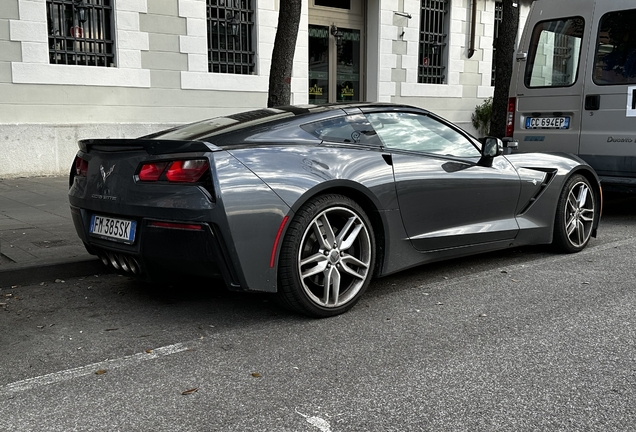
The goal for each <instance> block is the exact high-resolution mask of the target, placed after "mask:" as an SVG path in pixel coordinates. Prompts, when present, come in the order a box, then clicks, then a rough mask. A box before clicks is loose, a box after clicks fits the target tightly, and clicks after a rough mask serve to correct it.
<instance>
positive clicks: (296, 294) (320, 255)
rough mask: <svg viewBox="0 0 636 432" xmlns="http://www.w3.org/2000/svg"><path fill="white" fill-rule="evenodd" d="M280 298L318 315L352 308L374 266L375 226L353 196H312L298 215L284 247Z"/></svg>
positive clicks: (280, 274)
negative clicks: (351, 197)
mask: <svg viewBox="0 0 636 432" xmlns="http://www.w3.org/2000/svg"><path fill="white" fill-rule="evenodd" d="M279 262H280V266H279V278H278V281H279V284H278V285H279V286H278V296H279V298H280V300H281V302H282V303H283V304H284V305H285V306H287V307H288V308H290V309H292V310H294V311H296V312H300V313H303V314H305V315H309V316H312V317H316V318H324V317H329V316H334V315H338V314H341V313H343V312H346V311H348V310H349V309H351V308H352V307H353V306H354V305H355V304H356V303H357V301H358V300H359V299H360V297H361V296H362V294H363V293H364V291H366V289H367V286H368V285H369V282H370V281H371V277H372V275H373V269H374V266H375V239H374V234H373V227H372V226H371V222H370V221H369V218H368V217H367V215H366V213H365V212H364V210H363V209H362V208H361V207H360V206H359V205H358V204H357V203H356V202H355V201H353V200H352V199H350V198H348V197H346V196H343V195H336V194H329V195H321V196H318V197H315V198H313V199H311V200H310V201H309V202H307V203H306V204H305V205H304V206H303V207H301V208H300V210H299V211H298V212H297V213H296V216H295V217H294V219H293V220H292V222H291V223H290V225H289V228H288V230H287V234H286V235H285V239H284V241H283V244H282V246H281V254H280V260H279Z"/></svg>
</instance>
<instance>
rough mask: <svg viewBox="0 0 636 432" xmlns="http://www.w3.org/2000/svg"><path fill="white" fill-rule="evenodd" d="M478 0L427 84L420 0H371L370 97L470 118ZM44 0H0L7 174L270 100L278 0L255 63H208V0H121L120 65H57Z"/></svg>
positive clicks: (481, 37) (0, 153)
mask: <svg viewBox="0 0 636 432" xmlns="http://www.w3.org/2000/svg"><path fill="white" fill-rule="evenodd" d="M469 2H470V0H452V8H451V16H450V19H451V26H450V29H451V34H450V54H451V56H450V57H451V59H450V61H449V65H448V66H449V75H448V84H445V85H427V84H417V58H418V55H417V50H418V37H419V7H420V6H419V5H420V2H419V0H368V1H367V8H368V12H367V21H368V23H369V27H368V29H367V35H368V37H367V41H368V43H367V45H368V46H367V70H368V73H367V79H368V80H372V82H371V81H368V82H367V85H366V89H367V95H368V99H369V100H378V101H386V102H404V103H409V104H413V105H418V106H423V107H426V108H427V109H430V110H432V111H434V112H437V113H439V114H440V115H442V116H444V117H446V118H448V119H450V120H453V121H457V122H459V123H461V124H462V125H463V126H466V127H467V128H468V129H471V126H470V114H471V113H472V111H473V109H474V107H475V105H477V104H478V103H480V102H481V101H482V100H483V99H484V98H485V97H487V96H489V95H490V94H491V93H492V88H491V87H490V60H491V57H492V36H491V35H492V26H493V22H494V0H486V1H481V0H479V1H478V4H479V7H480V9H481V10H480V13H479V18H478V22H479V25H478V27H477V35H478V40H477V41H478V43H477V48H478V49H477V52H476V54H475V56H474V57H473V58H472V59H470V60H468V59H467V58H466V43H467V36H466V32H467V25H466V24H467V21H468V17H469V12H470V11H469V8H470V6H469ZM45 4H46V3H45V0H2V2H1V3H0V95H1V97H0V178H10V177H19V176H36V175H58V174H66V173H67V172H68V171H69V169H70V165H71V163H72V161H73V157H74V155H75V153H76V151H77V140H78V139H83V138H89V137H92V138H95V137H100V138H107V137H111V138H132V137H137V136H141V135H144V134H148V133H151V132H154V131H156V130H160V129H162V128H166V127H170V126H172V125H174V124H180V123H184V122H192V121H196V120H200V119H204V118H210V117H214V116H219V115H226V114H230V113H235V112H240V111H245V110H249V109H255V108H261V107H264V106H265V105H266V102H267V87H268V79H269V77H268V74H269V68H270V63H271V52H272V48H273V44H274V38H275V32H276V26H277V19H278V0H257V2H256V4H257V7H258V10H257V13H256V31H257V41H258V45H257V49H256V53H257V57H256V58H257V68H256V73H255V74H253V75H233V74H219V73H209V72H208V71H207V67H208V66H207V42H206V31H207V30H206V9H205V0H117V1H116V2H115V33H116V44H115V46H116V50H117V67H110V68H100V67H89V66H66V65H51V64H49V61H48V44H47V24H46V9H45ZM395 11H401V12H407V13H410V14H411V15H412V18H411V19H407V18H405V17H401V16H399V15H396V14H395ZM308 13H309V12H308V1H304V2H303V11H302V18H301V23H300V31H299V35H298V41H297V47H296V54H295V60H294V70H293V76H292V103H294V104H303V103H307V100H308V96H307V88H308V60H307V59H308V52H307V49H308V47H307V45H308V35H307V29H308ZM522 19H523V18H522ZM402 31H404V35H403V36H402V37H400V34H401V33H402ZM489 56H490V57H489Z"/></svg>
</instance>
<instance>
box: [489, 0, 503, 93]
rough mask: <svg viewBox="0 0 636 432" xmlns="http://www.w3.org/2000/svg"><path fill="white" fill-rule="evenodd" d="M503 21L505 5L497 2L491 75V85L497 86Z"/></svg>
mask: <svg viewBox="0 0 636 432" xmlns="http://www.w3.org/2000/svg"><path fill="white" fill-rule="evenodd" d="M502 20H503V4H502V2H501V1H497V2H495V31H494V34H493V39H492V69H491V74H490V85H491V86H494V85H495V72H496V70H495V69H496V67H495V65H496V59H497V39H499V26H500V25H501V21H502Z"/></svg>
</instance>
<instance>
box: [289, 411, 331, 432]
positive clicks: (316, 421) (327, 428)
mask: <svg viewBox="0 0 636 432" xmlns="http://www.w3.org/2000/svg"><path fill="white" fill-rule="evenodd" d="M294 411H296V414H298V415H300V416H303V417H304V418H305V420H307V423H309V424H310V425H312V426H315V427H317V428H318V429H320V431H321V432H331V425H330V424H329V422H328V421H327V420H325V419H323V418H320V417H315V416H312V417H309V416H308V415H306V414H303V413H301V412H299V411H298V410H297V409H295V410H294Z"/></svg>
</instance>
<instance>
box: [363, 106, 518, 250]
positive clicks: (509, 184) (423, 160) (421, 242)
mask: <svg viewBox="0 0 636 432" xmlns="http://www.w3.org/2000/svg"><path fill="white" fill-rule="evenodd" d="M366 116H367V118H368V119H369V122H370V123H371V124H372V125H373V127H374V129H375V131H376V133H377V134H378V137H379V138H380V140H381V141H382V143H383V145H384V147H385V149H386V150H387V152H389V153H390V156H391V162H392V165H393V173H394V178H395V187H396V192H397V197H398V203H399V206H400V212H401V215H402V221H403V223H404V228H405V230H406V232H407V235H408V237H409V238H410V240H411V242H412V244H413V246H414V247H415V248H416V249H418V250H420V251H434V250H440V249H447V248H456V247H460V246H468V245H475V244H480V243H488V242H496V241H503V240H510V239H513V238H514V237H515V236H516V235H517V232H518V230H519V226H518V224H517V222H516V219H515V208H516V205H517V201H518V198H519V190H520V181H519V176H518V174H517V172H516V171H515V169H514V168H513V167H512V165H511V164H510V163H509V162H508V161H507V160H506V158H505V157H503V156H498V157H495V158H494V159H493V160H492V164H484V165H483V166H482V165H480V164H479V163H478V162H479V161H480V150H479V149H478V147H477V143H476V142H474V141H473V140H472V139H470V138H468V137H467V136H466V135H464V134H463V133H461V132H459V131H458V130H457V129H455V128H453V127H452V126H451V125H450V124H447V123H445V122H443V121H441V119H439V118H436V117H434V116H432V115H430V114H427V113H420V112H403V111H402V112H400V111H384V112H367V113H366Z"/></svg>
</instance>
